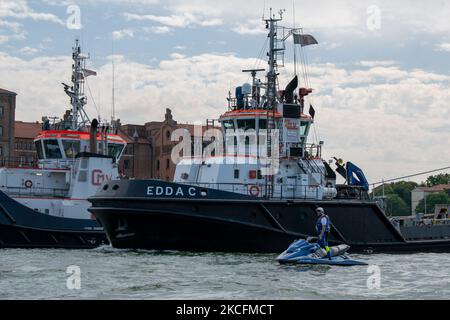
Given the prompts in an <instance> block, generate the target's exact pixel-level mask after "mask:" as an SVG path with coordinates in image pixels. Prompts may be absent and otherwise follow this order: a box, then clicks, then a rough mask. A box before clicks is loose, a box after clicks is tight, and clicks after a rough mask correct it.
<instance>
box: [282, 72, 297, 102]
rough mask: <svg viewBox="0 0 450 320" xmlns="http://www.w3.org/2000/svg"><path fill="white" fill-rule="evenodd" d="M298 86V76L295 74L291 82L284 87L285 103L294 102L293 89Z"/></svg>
mask: <svg viewBox="0 0 450 320" xmlns="http://www.w3.org/2000/svg"><path fill="white" fill-rule="evenodd" d="M297 87H298V77H297V76H295V77H294V79H292V81H291V82H289V84H288V85H287V87H286V90H285V93H284V97H285V99H286V103H294V91H295V89H297Z"/></svg>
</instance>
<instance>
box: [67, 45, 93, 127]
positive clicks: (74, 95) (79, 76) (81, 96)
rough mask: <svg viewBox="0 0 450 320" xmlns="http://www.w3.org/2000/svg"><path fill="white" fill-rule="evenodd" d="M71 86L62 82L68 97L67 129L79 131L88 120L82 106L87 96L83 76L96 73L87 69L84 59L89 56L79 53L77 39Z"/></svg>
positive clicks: (73, 57) (79, 48)
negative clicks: (68, 124)
mask: <svg viewBox="0 0 450 320" xmlns="http://www.w3.org/2000/svg"><path fill="white" fill-rule="evenodd" d="M72 49H73V53H72V59H73V62H74V63H73V65H72V84H73V85H72V86H71V87H69V86H68V85H66V84H64V83H63V85H64V92H65V93H66V94H67V95H68V96H69V97H70V105H71V106H72V110H71V119H70V126H69V128H67V129H70V130H74V131H79V130H81V129H83V128H85V127H86V126H87V125H89V123H90V120H89V116H88V115H87V113H86V111H85V110H84V106H85V105H86V104H87V96H86V95H85V93H84V82H85V77H87V76H89V75H96V73H95V72H94V71H91V70H87V69H86V68H85V66H86V60H87V59H89V56H86V55H83V54H82V53H81V46H80V43H79V40H78V39H76V40H75V47H73V48H72Z"/></svg>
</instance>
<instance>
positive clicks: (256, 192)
mask: <svg viewBox="0 0 450 320" xmlns="http://www.w3.org/2000/svg"><path fill="white" fill-rule="evenodd" d="M186 184H189V185H194V186H197V187H200V188H208V189H215V190H220V191H228V192H233V193H240V194H244V195H248V196H251V197H254V198H263V199H275V200H284V199H287V200H317V199H322V200H331V199H336V197H330V196H328V195H326V194H323V193H322V192H323V191H322V190H321V189H322V188H323V187H322V186H318V185H287V184H282V185H280V184H276V185H274V186H272V184H271V183H267V184H265V183H247V184H244V183H208V182H200V183H192V182H188V183H186ZM321 195H322V196H321ZM354 195H356V197H355V196H354ZM360 195H361V194H360V192H359V190H358V191H357V192H355V193H354V194H352V196H353V197H350V196H348V197H345V196H343V195H341V196H340V197H338V199H353V200H355V199H359V200H363V199H362V198H361V197H360ZM358 196H359V198H358Z"/></svg>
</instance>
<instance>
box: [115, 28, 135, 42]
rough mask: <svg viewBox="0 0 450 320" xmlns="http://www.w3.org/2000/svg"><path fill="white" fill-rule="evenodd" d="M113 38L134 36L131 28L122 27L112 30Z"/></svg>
mask: <svg viewBox="0 0 450 320" xmlns="http://www.w3.org/2000/svg"><path fill="white" fill-rule="evenodd" d="M112 36H113V39H115V40H120V39H123V38H134V30H133V29H122V30H116V31H113V32H112Z"/></svg>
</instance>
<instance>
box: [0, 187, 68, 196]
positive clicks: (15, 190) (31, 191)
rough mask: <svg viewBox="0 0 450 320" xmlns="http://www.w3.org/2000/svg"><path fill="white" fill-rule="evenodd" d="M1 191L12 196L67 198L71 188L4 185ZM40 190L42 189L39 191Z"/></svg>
mask: <svg viewBox="0 0 450 320" xmlns="http://www.w3.org/2000/svg"><path fill="white" fill-rule="evenodd" d="M0 190H1V191H3V192H5V193H6V194H8V195H10V196H18V197H22V196H33V197H48V196H51V197H54V198H66V197H67V195H68V193H69V188H66V189H62V188H44V187H31V188H26V187H8V186H2V187H1V188H0ZM38 190H40V191H38Z"/></svg>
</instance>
